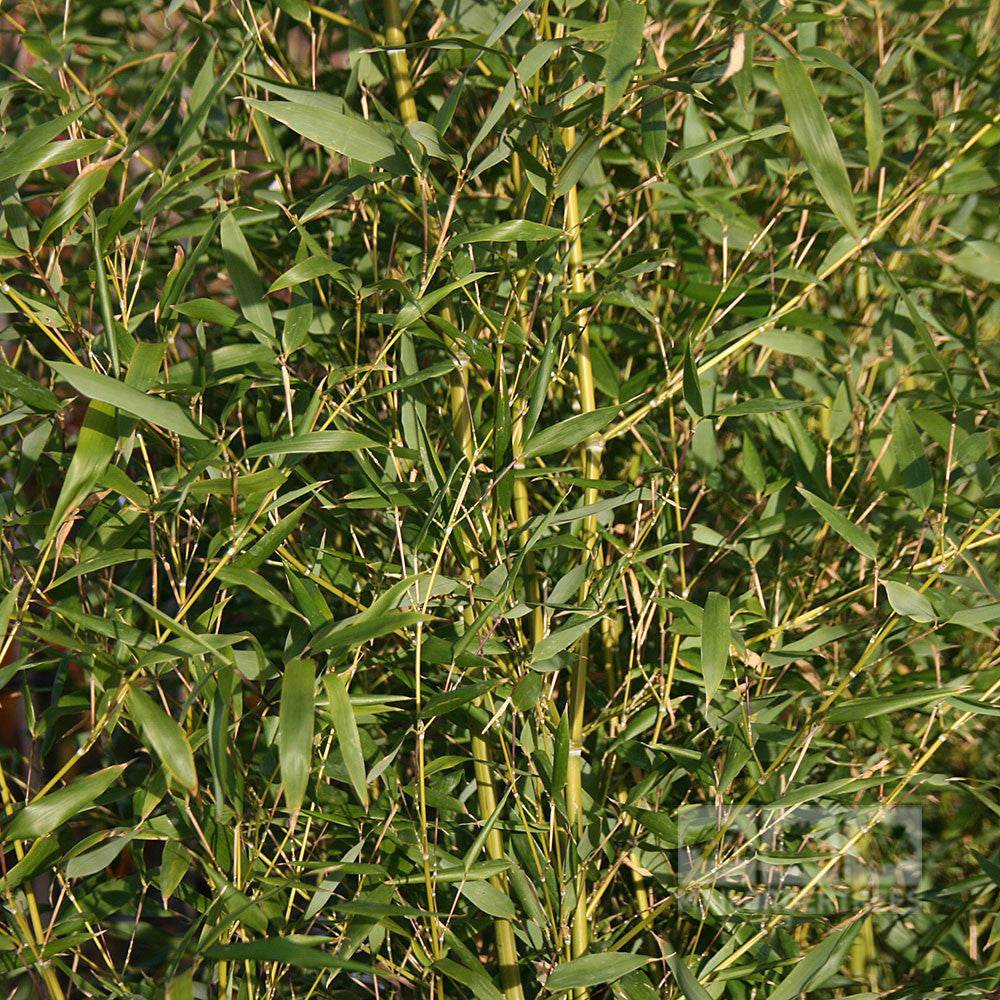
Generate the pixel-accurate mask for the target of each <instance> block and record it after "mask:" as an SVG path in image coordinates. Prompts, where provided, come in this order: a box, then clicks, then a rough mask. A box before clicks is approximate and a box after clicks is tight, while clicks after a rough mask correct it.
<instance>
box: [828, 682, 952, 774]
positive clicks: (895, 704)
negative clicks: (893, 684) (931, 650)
mask: <svg viewBox="0 0 1000 1000" xmlns="http://www.w3.org/2000/svg"><path fill="white" fill-rule="evenodd" d="M950 693H951V692H950V691H947V690H945V689H943V688H942V689H939V688H935V689H934V690H933V691H911V692H908V693H907V694H890V695H883V696H880V697H877V698H855V699H854V700H853V701H849V702H847V703H846V704H843V705H835V706H834V707H833V708H832V709H831V710H830V716H829V718H830V721H831V722H857V721H858V720H860V719H874V718H875V717H876V716H879V715H888V714H889V713H890V712H902V711H905V710H906V709H908V708H918V707H919V706H921V705H927V704H930V703H931V702H934V701H943V700H944V699H945V698H946V697H947V696H948V695H949V694H950ZM848 780H849V781H851V782H854V781H855V780H856V779H853V778H852V779H848Z"/></svg>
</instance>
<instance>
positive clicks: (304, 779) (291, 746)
mask: <svg viewBox="0 0 1000 1000" xmlns="http://www.w3.org/2000/svg"><path fill="white" fill-rule="evenodd" d="M315 686H316V664H315V662H314V661H313V660H292V661H291V662H290V663H288V664H286V666H285V673H284V676H283V677H282V680H281V706H280V708H279V710H278V764H279V766H280V769H281V783H282V785H283V786H284V789H285V805H287V806H288V808H289V809H290V810H291V811H292V812H295V811H296V810H298V808H299V807H300V806H301V805H302V800H303V799H304V798H305V795H306V786H307V785H308V783H309V769H310V767H311V765H312V750H313V723H314V719H315V714H316V699H315Z"/></svg>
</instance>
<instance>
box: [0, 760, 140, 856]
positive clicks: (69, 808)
mask: <svg viewBox="0 0 1000 1000" xmlns="http://www.w3.org/2000/svg"><path fill="white" fill-rule="evenodd" d="M125 767H126V765H125V764H115V765H114V766H113V767H106V768H104V770H103V771H98V772H97V773H96V774H89V775H87V777H85V778H78V779H77V780H76V781H74V782H73V783H72V784H70V785H67V786H66V787H65V788H60V789H59V790H58V791H55V792H50V793H49V794H48V795H46V796H45V797H44V798H42V799H39V800H38V801H36V802H32V803H30V804H29V805H27V806H25V807H24V808H23V809H22V810H21V811H20V812H19V813H16V814H15V815H14V818H13V819H12V820H11V821H10V824H9V825H8V826H7V827H6V829H5V830H4V833H3V839H4V840H5V841H9V840H34V839H35V838H36V837H44V836H45V835H46V834H47V833H52V831H53V830H57V829H59V827H61V826H62V825H63V824H64V823H66V822H68V821H69V820H71V819H72V818H73V817H74V816H76V815H77V813H81V812H84V811H85V810H87V809H92V808H93V807H94V805H95V804H96V802H97V799H98V798H100V797H101V796H102V795H103V794H104V793H105V792H106V791H107V790H108V789H109V788H110V787H111V786H112V785H113V784H114V783H115V781H116V780H117V779H118V777H119V775H120V774H121V773H122V771H124V770H125Z"/></svg>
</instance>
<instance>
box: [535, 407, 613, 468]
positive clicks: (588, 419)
mask: <svg viewBox="0 0 1000 1000" xmlns="http://www.w3.org/2000/svg"><path fill="white" fill-rule="evenodd" d="M617 413H618V407H617V406H605V407H602V408H601V409H597V410H592V411H591V412H590V413H578V414H577V415H576V416H575V417H569V418H568V419H566V420H561V421H560V422H559V423H557V424H553V425H552V426H551V427H543V428H542V429H541V430H540V431H536V432H535V433H534V434H532V436H531V437H530V438H529V439H528V441H527V443H526V444H525V446H524V457H525V458H526V459H528V458H539V457H541V456H543V455H551V454H553V452H557V451H569V450H570V449H571V448H575V447H576V446H577V445H578V444H579V443H580V442H581V441H586V440H587V438H589V437H590V435H591V434H596V433H598V431H600V430H602V429H603V428H605V427H607V425H608V424H610V423H611V421H612V420H614V418H615V416H616V415H617Z"/></svg>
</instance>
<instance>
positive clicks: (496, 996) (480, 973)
mask: <svg viewBox="0 0 1000 1000" xmlns="http://www.w3.org/2000/svg"><path fill="white" fill-rule="evenodd" d="M434 968H435V969H437V970H438V971H439V972H443V973H444V974H445V975H446V976H447V977H448V978H449V979H454V980H455V982H457V983H461V984H462V985H463V986H468V987H469V989H470V990H472V995H473V996H474V997H476V1000H504V995H503V994H502V993H501V992H500V991H499V990H498V989H497V988H496V987H495V986H494V985H493V983H492V981H491V980H490V977H489V976H488V975H487V974H486V972H485V971H484V969H483V967H482V966H479V967H478V968H470V967H469V966H467V965H461V964H460V963H458V962H455V961H453V960H452V959H450V958H439V959H438V960H437V961H436V962H435V963H434Z"/></svg>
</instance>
